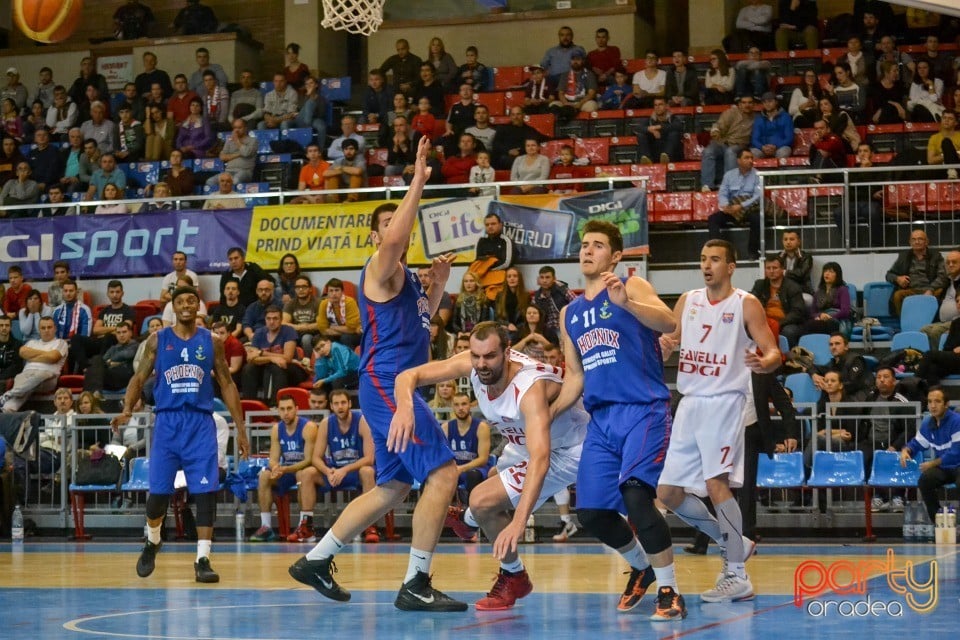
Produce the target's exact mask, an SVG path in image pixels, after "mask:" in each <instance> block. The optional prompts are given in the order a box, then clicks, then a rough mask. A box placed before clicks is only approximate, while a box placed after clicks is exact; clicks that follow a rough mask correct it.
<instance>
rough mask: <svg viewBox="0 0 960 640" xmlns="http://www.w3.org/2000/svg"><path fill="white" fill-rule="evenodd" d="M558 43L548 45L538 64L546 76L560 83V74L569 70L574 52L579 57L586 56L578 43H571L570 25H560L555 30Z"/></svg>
mask: <svg viewBox="0 0 960 640" xmlns="http://www.w3.org/2000/svg"><path fill="white" fill-rule="evenodd" d="M557 38H558V39H559V43H558V44H557V45H556V46H555V47H550V48H549V49H547V52H546V53H545V54H543V60H541V61H540V66H541V67H543V70H544V72H545V73H546V74H547V78H549V79H550V80H551V81H553V82H554V83H556V84H557V85H560V80H561V76H563V74H565V73H567V72H568V71H570V59H571V57H572V56H573V54H574V53H579V54H580V58H581V59H583V58H586V57H587V52H586V51H584V50H583V47H581V46H580V45H578V44H573V29H571V28H570V27H560V30H559V31H558V32H557Z"/></svg>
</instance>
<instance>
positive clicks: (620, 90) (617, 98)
mask: <svg viewBox="0 0 960 640" xmlns="http://www.w3.org/2000/svg"><path fill="white" fill-rule="evenodd" d="M613 79H614V81H613V84H611V85H610V86H608V87H607V90H606V91H604V92H603V95H602V96H601V97H600V108H601V109H622V108H623V102H624V100H626V99H627V97H628V96H629V95H630V94H631V93H632V92H633V86H632V85H631V84H630V81H629V78H628V76H627V72H626V70H624V69H617V70H616V71H614V72H613Z"/></svg>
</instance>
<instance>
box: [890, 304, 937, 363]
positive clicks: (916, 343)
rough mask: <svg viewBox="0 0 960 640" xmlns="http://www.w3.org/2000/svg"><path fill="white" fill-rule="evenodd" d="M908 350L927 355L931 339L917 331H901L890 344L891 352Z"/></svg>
mask: <svg viewBox="0 0 960 640" xmlns="http://www.w3.org/2000/svg"><path fill="white" fill-rule="evenodd" d="M915 297H916V296H915ZM908 300H909V298H908ZM906 348H911V349H916V350H917V351H922V352H924V353H926V352H927V351H929V350H930V338H928V337H927V336H926V334H923V333H920V332H919V331H917V330H913V331H901V332H900V333H897V334H895V335H894V336H893V340H892V341H891V342H890V350H891V351H896V350H897V349H906Z"/></svg>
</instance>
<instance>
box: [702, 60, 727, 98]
mask: <svg viewBox="0 0 960 640" xmlns="http://www.w3.org/2000/svg"><path fill="white" fill-rule="evenodd" d="M733 81H734V71H733V67H731V66H730V61H729V60H727V54H726V53H724V52H723V49H714V50H713V51H711V52H710V70H709V71H707V75H706V77H705V78H704V82H703V84H704V86H705V87H706V89H707V90H706V93H705V94H704V96H703V103H704V104H733Z"/></svg>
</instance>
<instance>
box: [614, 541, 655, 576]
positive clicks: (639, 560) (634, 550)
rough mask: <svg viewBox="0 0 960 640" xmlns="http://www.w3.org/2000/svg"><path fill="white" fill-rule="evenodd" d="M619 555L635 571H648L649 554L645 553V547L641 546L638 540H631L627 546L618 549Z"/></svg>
mask: <svg viewBox="0 0 960 640" xmlns="http://www.w3.org/2000/svg"><path fill="white" fill-rule="evenodd" d="M617 553H619V554H620V555H621V556H623V559H624V560H626V561H627V562H628V563H629V564H630V566H631V567H633V568H634V569H646V568H647V567H649V566H650V560H649V559H648V558H647V554H646V553H645V552H644V551H643V547H641V546H640V543H639V542H637V539H636V538H634V539H633V540H631V541H630V542H629V543H628V544H627V545H626V546H624V547H620V548H619V549H617Z"/></svg>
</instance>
